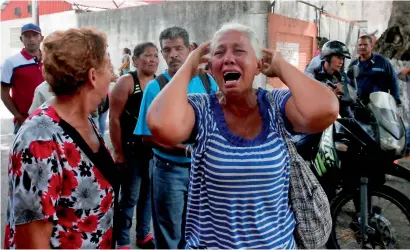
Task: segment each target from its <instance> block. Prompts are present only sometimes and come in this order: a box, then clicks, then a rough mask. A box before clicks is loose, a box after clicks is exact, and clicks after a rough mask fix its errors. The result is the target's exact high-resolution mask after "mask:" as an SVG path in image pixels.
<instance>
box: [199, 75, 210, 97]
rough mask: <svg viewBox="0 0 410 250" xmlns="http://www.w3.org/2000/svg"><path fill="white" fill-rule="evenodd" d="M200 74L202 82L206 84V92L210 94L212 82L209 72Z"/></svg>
mask: <svg viewBox="0 0 410 250" xmlns="http://www.w3.org/2000/svg"><path fill="white" fill-rule="evenodd" d="M198 76H199V78H200V79H201V82H202V84H203V85H204V88H205V91H206V93H207V94H209V93H210V92H211V82H210V81H209V76H208V74H207V73H200V74H199V75H198Z"/></svg>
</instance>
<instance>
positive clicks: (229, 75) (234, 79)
mask: <svg viewBox="0 0 410 250" xmlns="http://www.w3.org/2000/svg"><path fill="white" fill-rule="evenodd" d="M240 78H241V73H239V72H233V71H232V72H225V73H224V83H225V86H232V85H236V84H237V83H238V82H239V79H240Z"/></svg>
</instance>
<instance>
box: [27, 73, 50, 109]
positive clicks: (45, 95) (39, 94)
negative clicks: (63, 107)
mask: <svg viewBox="0 0 410 250" xmlns="http://www.w3.org/2000/svg"><path fill="white" fill-rule="evenodd" d="M53 96H54V94H53V92H51V90H50V84H48V82H46V81H44V82H42V83H41V84H40V85H38V86H37V88H36V90H35V91H34V98H33V102H32V103H31V106H30V109H29V110H28V113H29V114H31V113H33V111H34V110H36V109H37V108H38V107H40V106H41V105H42V104H43V103H45V102H46V101H48V100H49V99H50V98H51V97H53Z"/></svg>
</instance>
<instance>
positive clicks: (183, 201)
mask: <svg viewBox="0 0 410 250" xmlns="http://www.w3.org/2000/svg"><path fill="white" fill-rule="evenodd" d="M154 164H155V168H154V171H153V178H152V183H153V193H154V195H153V197H152V198H153V209H152V218H153V222H154V239H155V248H157V249H177V248H178V249H184V248H185V220H186V205H187V199H188V184H189V168H188V167H180V166H174V165H172V164H170V163H168V162H164V161H161V160H160V159H158V158H156V157H155V156H154Z"/></svg>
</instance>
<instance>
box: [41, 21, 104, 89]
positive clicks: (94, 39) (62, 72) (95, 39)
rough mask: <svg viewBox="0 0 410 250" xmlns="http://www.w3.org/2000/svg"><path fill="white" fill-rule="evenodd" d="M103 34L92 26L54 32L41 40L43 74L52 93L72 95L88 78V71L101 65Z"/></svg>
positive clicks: (102, 62)
mask: <svg viewBox="0 0 410 250" xmlns="http://www.w3.org/2000/svg"><path fill="white" fill-rule="evenodd" d="M106 53H107V37H106V35H105V34H104V33H102V32H99V31H97V30H95V29H89V28H80V29H69V30H66V31H55V32H53V33H51V34H50V35H49V36H48V37H47V38H46V39H45V40H44V42H43V74H44V78H45V80H46V81H47V82H48V83H49V84H50V86H51V89H52V91H53V92H54V94H55V95H56V96H63V95H72V94H74V93H76V92H77V91H78V89H79V88H80V87H81V86H82V85H84V84H85V83H86V82H87V81H88V71H89V70H90V69H91V68H95V69H97V70H99V69H101V68H102V67H104V66H105V61H104V58H105V55H106Z"/></svg>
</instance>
